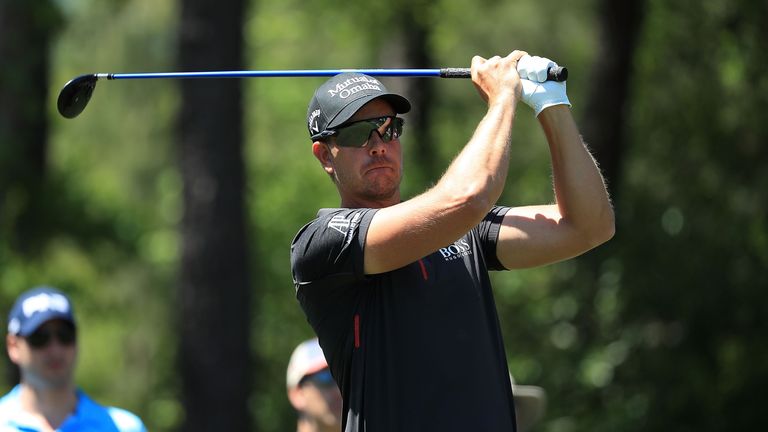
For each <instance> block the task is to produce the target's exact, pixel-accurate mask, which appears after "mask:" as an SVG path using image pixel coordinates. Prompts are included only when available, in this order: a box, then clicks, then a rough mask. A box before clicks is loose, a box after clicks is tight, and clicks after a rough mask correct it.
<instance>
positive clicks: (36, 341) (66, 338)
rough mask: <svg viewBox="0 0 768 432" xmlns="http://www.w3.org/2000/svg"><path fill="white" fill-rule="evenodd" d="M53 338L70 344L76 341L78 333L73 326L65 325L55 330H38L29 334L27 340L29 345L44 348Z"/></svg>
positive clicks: (61, 342)
mask: <svg viewBox="0 0 768 432" xmlns="http://www.w3.org/2000/svg"><path fill="white" fill-rule="evenodd" d="M53 338H55V339H56V340H58V341H59V343H60V344H62V345H65V346H69V345H72V344H74V343H75V340H76V339H77V333H75V329H74V328H73V327H70V326H64V327H60V328H58V329H56V330H54V331H51V330H41V331H36V332H34V333H32V334H31V335H29V336H27V337H26V340H27V343H28V344H29V346H31V347H32V348H43V347H45V346H47V345H48V344H49V343H50V342H51V339H53Z"/></svg>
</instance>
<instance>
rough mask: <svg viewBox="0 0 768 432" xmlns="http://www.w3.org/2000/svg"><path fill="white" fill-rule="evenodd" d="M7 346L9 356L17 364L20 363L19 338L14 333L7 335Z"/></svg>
mask: <svg viewBox="0 0 768 432" xmlns="http://www.w3.org/2000/svg"><path fill="white" fill-rule="evenodd" d="M5 346H6V348H7V350H8V357H9V358H10V359H11V361H12V362H13V363H15V364H18V363H19V338H18V336H14V335H11V334H9V335H6V336H5Z"/></svg>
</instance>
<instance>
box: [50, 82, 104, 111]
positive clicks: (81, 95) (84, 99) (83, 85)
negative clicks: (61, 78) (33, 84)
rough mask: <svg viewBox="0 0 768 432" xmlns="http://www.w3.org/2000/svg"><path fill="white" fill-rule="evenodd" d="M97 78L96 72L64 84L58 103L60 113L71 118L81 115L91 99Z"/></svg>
mask: <svg viewBox="0 0 768 432" xmlns="http://www.w3.org/2000/svg"><path fill="white" fill-rule="evenodd" d="M97 79H98V77H97V76H96V74H89V75H80V76H79V77H77V78H73V79H71V80H69V82H67V83H66V84H64V88H62V89H61V91H60V92H59V99H58V101H57V103H56V107H57V108H58V109H59V114H61V115H62V116H64V117H66V118H69V119H71V118H75V117H77V116H78V115H80V113H81V112H83V110H84V109H85V106H86V105H88V101H89V100H91V95H92V94H93V90H94V89H95V88H96V80H97Z"/></svg>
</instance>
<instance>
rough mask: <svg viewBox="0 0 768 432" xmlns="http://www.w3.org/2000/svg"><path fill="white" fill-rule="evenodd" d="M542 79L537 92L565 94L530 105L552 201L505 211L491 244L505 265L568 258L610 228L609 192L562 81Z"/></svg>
mask: <svg viewBox="0 0 768 432" xmlns="http://www.w3.org/2000/svg"><path fill="white" fill-rule="evenodd" d="M541 84H542V85H539V88H538V90H537V91H539V92H540V93H541V88H546V92H549V93H550V95H551V94H552V93H555V94H556V93H557V92H561V93H562V97H563V98H564V102H562V103H554V104H552V105H549V106H546V107H544V108H542V107H541V106H538V107H536V106H534V105H532V107H533V108H534V110H536V113H537V118H538V120H539V123H540V124H541V126H542V128H543V130H544V134H545V135H546V138H547V142H548V144H549V149H550V153H551V158H552V171H553V176H554V194H555V204H550V205H540V206H526V207H514V208H512V209H510V210H509V211H508V212H507V214H506V215H505V217H504V219H503V222H502V227H501V229H500V231H499V238H498V242H497V246H496V251H497V256H498V259H499V261H500V262H501V264H503V265H504V267H505V268H507V269H513V268H528V267H535V266H540V265H545V264H550V263H554V262H557V261H562V260H565V259H568V258H572V257H574V256H577V255H580V254H582V253H584V252H586V251H588V250H590V249H592V248H594V247H596V246H598V245H600V244H602V243H604V242H606V241H608V240H609V239H610V238H611V237H613V234H614V229H615V228H614V214H613V208H612V206H611V202H610V199H609V197H608V191H607V190H606V187H605V183H604V181H603V177H602V175H601V174H600V170H599V169H598V167H597V164H596V162H595V160H594V158H593V157H592V155H591V154H590V152H589V151H588V150H587V148H586V146H585V144H584V142H583V141H582V139H581V136H580V135H579V131H578V128H577V126H576V123H575V121H574V119H573V116H572V114H571V110H570V108H569V103H568V99H567V97H565V84H563V83H551V82H547V83H541ZM536 85H538V83H536ZM560 86H562V87H560ZM524 93H525V86H524ZM555 101H557V98H555Z"/></svg>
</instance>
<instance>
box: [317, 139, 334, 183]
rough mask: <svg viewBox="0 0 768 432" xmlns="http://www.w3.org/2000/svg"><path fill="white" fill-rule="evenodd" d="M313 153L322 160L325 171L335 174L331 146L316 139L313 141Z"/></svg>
mask: <svg viewBox="0 0 768 432" xmlns="http://www.w3.org/2000/svg"><path fill="white" fill-rule="evenodd" d="M312 153H313V154H314V155H315V157H316V158H317V160H319V161H320V165H322V166H323V169H324V170H325V172H327V173H328V174H329V175H331V176H333V154H332V153H331V149H330V147H328V145H327V144H324V143H322V142H320V141H315V142H314V143H312Z"/></svg>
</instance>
